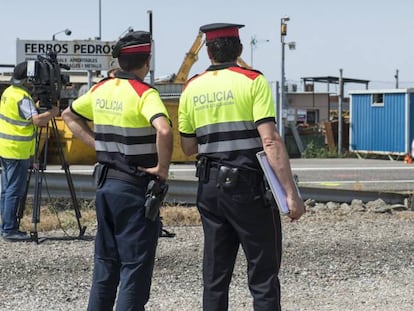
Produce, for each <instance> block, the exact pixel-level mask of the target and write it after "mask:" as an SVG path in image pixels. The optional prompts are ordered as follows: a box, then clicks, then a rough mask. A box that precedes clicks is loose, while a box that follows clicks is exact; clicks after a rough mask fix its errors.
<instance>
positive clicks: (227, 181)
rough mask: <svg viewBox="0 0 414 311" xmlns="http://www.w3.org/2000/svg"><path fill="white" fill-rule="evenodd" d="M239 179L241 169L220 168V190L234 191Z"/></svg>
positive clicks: (218, 176) (218, 181)
mask: <svg viewBox="0 0 414 311" xmlns="http://www.w3.org/2000/svg"><path fill="white" fill-rule="evenodd" d="M238 179H239V169H238V168H234V167H227V166H223V165H222V166H220V167H219V172H218V175H217V184H216V186H217V187H218V188H223V189H234V188H236V186H237V181H238Z"/></svg>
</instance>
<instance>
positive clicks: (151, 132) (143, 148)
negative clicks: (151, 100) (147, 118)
mask: <svg viewBox="0 0 414 311" xmlns="http://www.w3.org/2000/svg"><path fill="white" fill-rule="evenodd" d="M94 129H95V148H96V151H104V152H119V153H121V154H123V155H126V156H137V155H148V154H156V153H157V149H156V146H155V144H154V141H155V139H156V132H155V129H154V128H152V127H142V128H125V127H119V126H113V125H100V124H96V125H95V126H94Z"/></svg>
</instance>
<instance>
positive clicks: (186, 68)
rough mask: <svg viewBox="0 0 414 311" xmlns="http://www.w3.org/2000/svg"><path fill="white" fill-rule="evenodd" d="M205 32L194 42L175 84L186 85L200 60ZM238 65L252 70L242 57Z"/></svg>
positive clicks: (179, 70)
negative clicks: (199, 54) (195, 64)
mask: <svg viewBox="0 0 414 311" xmlns="http://www.w3.org/2000/svg"><path fill="white" fill-rule="evenodd" d="M203 35H204V34H203V32H201V31H200V32H199V33H198V35H197V37H196V39H195V40H194V42H193V45H192V46H191V48H190V50H189V51H188V52H187V54H186V55H185V58H184V61H183V62H182V64H181V67H180V68H179V69H178V71H177V74H176V76H175V78H174V80H173V81H172V82H173V83H178V84H179V83H183V84H184V83H185V82H187V80H188V75H189V74H190V70H191V68H192V67H193V65H194V63H195V62H196V61H197V60H198V52H199V51H200V50H201V48H202V47H203V45H204V43H205V40H204V39H203ZM237 63H238V64H239V65H240V66H241V67H245V68H251V67H250V66H249V65H248V64H247V63H246V62H245V61H244V60H243V59H242V58H241V57H239V58H238V59H237Z"/></svg>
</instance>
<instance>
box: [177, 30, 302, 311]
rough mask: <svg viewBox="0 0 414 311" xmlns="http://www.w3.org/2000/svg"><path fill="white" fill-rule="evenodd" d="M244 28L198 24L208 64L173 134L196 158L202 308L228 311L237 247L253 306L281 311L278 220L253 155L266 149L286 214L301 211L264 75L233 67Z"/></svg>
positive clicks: (186, 95)
mask: <svg viewBox="0 0 414 311" xmlns="http://www.w3.org/2000/svg"><path fill="white" fill-rule="evenodd" d="M241 27H243V25H237V24H227V23H226V24H225V23H216V24H209V25H205V26H202V27H201V28H200V30H201V31H202V32H204V33H205V36H206V46H207V53H208V56H209V58H210V60H211V66H210V67H208V68H207V70H206V71H205V72H204V73H203V74H200V75H196V76H194V77H193V78H191V79H190V80H189V81H188V82H187V84H186V86H185V89H184V91H183V93H182V94H181V98H180V104H179V131H180V136H181V145H182V149H183V151H184V153H185V154H186V155H192V154H198V155H197V160H198V163H197V173H196V175H198V177H199V186H198V196H197V207H198V210H199V212H200V215H201V220H202V224H203V230H204V258H203V282H204V293H203V308H204V310H208V311H213V310H217V311H218V310H220V311H223V310H227V308H228V291H229V284H230V281H231V277H232V272H233V267H234V264H235V260H236V256H237V253H238V249H239V245H241V246H242V248H243V251H244V253H245V256H246V258H247V261H248V282H249V289H250V291H251V294H252V296H253V306H254V310H256V311H258V310H260V311H264V310H269V311H270V310H272V311H274V310H280V309H281V306H280V285H279V279H278V273H279V268H280V261H281V254H282V253H281V252H282V250H281V244H282V236H281V222H280V216H279V212H278V210H277V209H272V208H270V203H269V202H268V200H266V199H265V196H264V192H265V186H264V183H263V174H262V171H261V170H260V167H259V164H258V161H257V158H256V153H257V152H259V151H261V150H264V151H265V152H266V154H267V156H268V159H269V162H270V165H271V167H272V169H273V170H274V171H275V172H276V174H277V176H278V177H279V179H280V182H281V184H282V186H283V188H284V190H285V191H286V194H287V203H288V207H289V209H290V213H289V217H290V218H291V219H292V220H295V219H299V218H300V217H301V216H302V214H303V213H304V212H305V209H304V204H303V201H302V200H301V199H300V198H299V196H298V193H297V191H296V189H295V184H294V180H293V177H292V172H291V168H290V163H289V158H288V154H287V151H286V148H285V145H284V143H283V141H282V139H281V137H280V136H279V134H278V133H277V131H276V126H275V111H274V103H273V100H272V96H271V90H270V88H269V85H268V82H267V81H266V80H265V78H264V76H263V75H262V74H261V73H260V72H258V71H255V70H249V69H246V68H242V67H239V66H238V65H237V63H236V62H237V58H238V57H239V56H240V55H241V52H242V44H241V43H240V39H239V28H241Z"/></svg>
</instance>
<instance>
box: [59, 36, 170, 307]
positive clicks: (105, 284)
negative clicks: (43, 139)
mask: <svg viewBox="0 0 414 311" xmlns="http://www.w3.org/2000/svg"><path fill="white" fill-rule="evenodd" d="M112 55H113V57H114V58H118V61H119V66H120V68H121V69H120V70H118V71H117V72H116V74H115V77H114V78H108V79H104V80H103V81H101V82H100V83H98V84H96V85H95V86H93V87H92V88H91V89H90V90H89V91H88V92H87V93H86V94H84V95H83V96H81V97H79V98H78V99H77V100H75V101H74V102H73V103H72V105H70V107H68V108H67V109H66V110H65V111H64V112H63V113H62V116H63V119H64V121H65V122H66V123H67V125H68V126H69V128H70V129H71V130H72V132H73V133H74V135H75V136H77V137H79V138H80V139H81V140H83V141H84V142H85V143H86V144H88V145H89V146H91V147H94V148H95V150H96V155H97V160H98V162H99V163H100V164H99V165H97V166H96V167H97V170H96V171H95V175H97V176H96V178H97V180H98V189H97V193H96V215H97V222H98V228H97V233H96V240H95V259H94V272H93V281H92V288H91V291H90V296H89V305H88V310H99V311H103V310H112V308H113V305H114V303H115V297H116V295H117V288H118V286H119V289H118V298H117V303H116V308H117V310H144V305H145V304H146V302H147V301H148V299H149V293H150V285H151V277H152V271H153V267H154V258H155V251H156V245H157V240H158V235H159V226H160V221H159V217H156V218H155V220H154V221H152V220H150V219H148V218H146V217H145V207H144V203H145V193H146V189H147V186H148V184H149V181H150V180H151V179H155V180H159V181H165V180H166V179H167V175H168V169H169V164H170V160H171V155H172V146H173V143H172V139H173V138H172V129H171V125H170V120H169V116H168V112H167V110H166V108H165V106H164V104H163V103H162V101H161V98H160V96H159V93H158V91H157V90H156V89H154V88H152V87H151V86H150V85H148V84H146V83H144V82H143V79H144V77H145V76H146V75H147V73H148V72H149V67H150V58H151V36H150V33H148V32H145V31H135V32H130V33H128V34H127V35H125V36H124V37H122V38H121V39H120V40H119V41H118V42H117V44H116V45H115V47H114V49H113V53H112ZM87 120H91V121H93V124H94V127H93V131H92V130H91V129H90V128H89V126H88V124H87Z"/></svg>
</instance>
